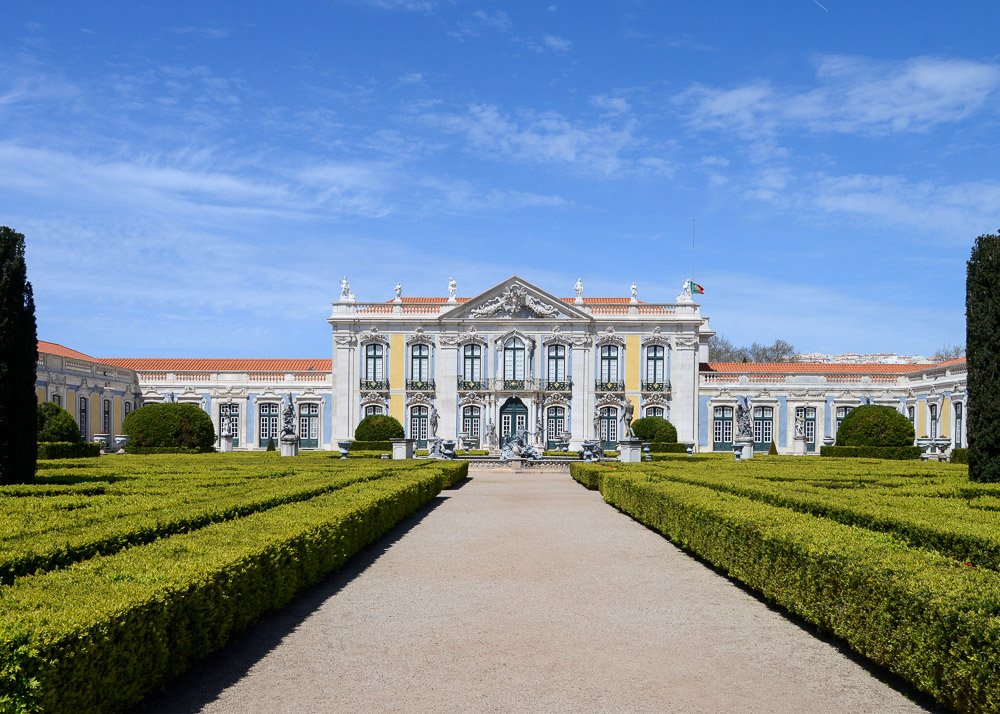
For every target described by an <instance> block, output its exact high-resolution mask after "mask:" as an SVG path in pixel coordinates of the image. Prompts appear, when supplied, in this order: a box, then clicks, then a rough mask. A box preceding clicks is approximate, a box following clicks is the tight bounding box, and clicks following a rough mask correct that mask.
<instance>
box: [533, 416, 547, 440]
mask: <svg viewBox="0 0 1000 714" xmlns="http://www.w3.org/2000/svg"><path fill="white" fill-rule="evenodd" d="M544 438H545V424H544V423H543V422H542V411H541V410H540V409H539V410H538V418H537V419H536V420H535V443H536V444H541V443H542V441H543V439H544Z"/></svg>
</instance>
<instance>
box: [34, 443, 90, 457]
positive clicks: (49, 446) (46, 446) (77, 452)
mask: <svg viewBox="0 0 1000 714" xmlns="http://www.w3.org/2000/svg"><path fill="white" fill-rule="evenodd" d="M100 455H101V445H100V444H98V443H92V442H87V441H78V442H71V441H40V442H38V458H40V459H82V458H91V457H96V456H100Z"/></svg>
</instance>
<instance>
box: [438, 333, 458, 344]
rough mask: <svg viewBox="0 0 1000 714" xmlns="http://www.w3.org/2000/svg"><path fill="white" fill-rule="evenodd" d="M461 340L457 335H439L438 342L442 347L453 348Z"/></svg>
mask: <svg viewBox="0 0 1000 714" xmlns="http://www.w3.org/2000/svg"><path fill="white" fill-rule="evenodd" d="M460 339H461V338H460V337H459V336H458V335H439V336H438V341H439V342H440V343H441V345H442V346H443V347H454V346H455V345H457V344H458V342H459V340H460Z"/></svg>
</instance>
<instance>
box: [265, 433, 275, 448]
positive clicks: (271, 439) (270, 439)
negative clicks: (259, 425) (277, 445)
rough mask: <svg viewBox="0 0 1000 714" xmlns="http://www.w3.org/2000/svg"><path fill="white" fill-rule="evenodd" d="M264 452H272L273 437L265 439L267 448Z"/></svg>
mask: <svg viewBox="0 0 1000 714" xmlns="http://www.w3.org/2000/svg"><path fill="white" fill-rule="evenodd" d="M265 451H274V437H273V436H269V437H267V448H266V449H265Z"/></svg>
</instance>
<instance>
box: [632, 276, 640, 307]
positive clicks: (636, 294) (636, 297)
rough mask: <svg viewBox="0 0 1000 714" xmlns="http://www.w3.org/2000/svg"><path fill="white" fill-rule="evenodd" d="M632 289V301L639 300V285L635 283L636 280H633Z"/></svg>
mask: <svg viewBox="0 0 1000 714" xmlns="http://www.w3.org/2000/svg"><path fill="white" fill-rule="evenodd" d="M631 291H632V302H639V287H638V286H637V285H636V284H635V281H634V280H633V281H632V287H631Z"/></svg>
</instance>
